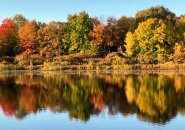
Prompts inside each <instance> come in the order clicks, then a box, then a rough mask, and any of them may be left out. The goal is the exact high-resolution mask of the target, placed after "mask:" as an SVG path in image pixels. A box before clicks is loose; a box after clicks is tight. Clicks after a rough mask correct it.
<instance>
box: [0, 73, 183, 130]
mask: <svg viewBox="0 0 185 130" xmlns="http://www.w3.org/2000/svg"><path fill="white" fill-rule="evenodd" d="M184 122H185V73H180V72H160V73H155V72H142V73H141V72H121V71H120V72H118V71H116V72H114V71H110V72H103V71H102V72H93V71H90V72H3V73H0V124H1V125H0V129H2V130H174V129H176V130H183V129H185V125H184Z"/></svg>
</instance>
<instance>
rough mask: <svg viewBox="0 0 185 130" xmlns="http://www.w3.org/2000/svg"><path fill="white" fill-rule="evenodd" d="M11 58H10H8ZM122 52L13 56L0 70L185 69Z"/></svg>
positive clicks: (181, 64)
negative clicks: (42, 57)
mask: <svg viewBox="0 0 185 130" xmlns="http://www.w3.org/2000/svg"><path fill="white" fill-rule="evenodd" d="M10 59H11V60H10ZM135 61H136V60H133V59H128V58H126V57H125V56H124V55H123V54H122V53H111V54H108V55H107V56H105V57H102V56H98V55H88V54H86V55H82V54H73V55H67V56H61V57H55V58H52V59H41V58H38V57H37V58H35V59H34V58H32V59H29V58H22V59H20V60H19V61H17V60H16V59H13V58H4V59H3V60H0V71H6V70H44V71H54V70H97V71H98V70H185V63H184V62H183V61H181V62H174V61H168V62H165V63H158V64H147V63H139V62H135Z"/></svg>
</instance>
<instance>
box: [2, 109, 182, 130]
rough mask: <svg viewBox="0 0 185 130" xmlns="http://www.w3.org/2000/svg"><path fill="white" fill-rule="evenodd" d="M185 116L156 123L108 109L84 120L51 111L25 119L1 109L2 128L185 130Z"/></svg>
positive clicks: (26, 129) (42, 129) (45, 129)
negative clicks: (109, 112)
mask: <svg viewBox="0 0 185 130" xmlns="http://www.w3.org/2000/svg"><path fill="white" fill-rule="evenodd" d="M184 122H185V117H183V116H180V115H178V116H177V117H174V118H173V119H172V120H171V121H170V122H168V123H167V124H166V125H157V124H156V125H154V124H152V123H148V122H144V121H139V120H138V119H137V116H136V115H135V114H134V115H131V116H122V115H121V114H117V115H115V116H111V115H109V114H108V110H107V109H106V110H105V112H102V113H101V114H100V115H98V116H91V118H90V120H89V121H87V122H86V123H85V122H82V121H80V120H75V119H72V120H70V119H69V117H68V113H56V114H55V113H51V112H49V111H42V112H40V113H37V114H30V115H28V116H27V117H26V118H24V119H23V120H16V119H15V118H11V117H10V118H8V117H6V116H5V115H4V114H3V113H2V111H0V129H1V130H183V129H184Z"/></svg>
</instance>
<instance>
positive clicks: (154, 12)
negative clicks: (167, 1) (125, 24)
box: [135, 6, 176, 28]
mask: <svg viewBox="0 0 185 130" xmlns="http://www.w3.org/2000/svg"><path fill="white" fill-rule="evenodd" d="M135 18H136V25H135V28H137V26H138V24H139V23H140V22H142V21H145V20H147V19H149V18H157V19H162V20H164V21H171V22H172V23H173V24H175V19H176V16H175V14H174V13H173V12H171V11H169V9H167V8H165V7H163V6H154V7H150V8H148V9H144V10H141V11H138V12H137V13H136V15H135Z"/></svg>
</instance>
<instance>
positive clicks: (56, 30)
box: [0, 6, 185, 64]
mask: <svg viewBox="0 0 185 130" xmlns="http://www.w3.org/2000/svg"><path fill="white" fill-rule="evenodd" d="M184 30H185V16H184V15H181V16H179V17H177V16H176V15H175V14H174V13H173V12H171V11H169V10H168V9H167V8H165V7H162V6H156V7H151V8H148V9H144V10H141V11H138V12H137V13H136V15H135V17H127V16H121V17H120V18H118V19H116V18H114V17H108V18H107V19H106V21H101V20H100V19H98V18H97V17H90V16H89V14H88V13H87V12H85V11H83V12H80V13H78V14H77V13H76V14H72V15H69V16H68V17H67V21H66V22H60V21H52V22H49V23H41V22H38V21H36V20H31V21H29V20H27V19H26V18H25V17H24V16H22V15H19V14H17V15H15V16H14V17H13V18H12V19H11V18H6V19H4V20H3V21H2V24H1V25H0V51H1V54H0V58H1V57H3V56H13V57H15V59H21V58H19V57H25V58H23V59H21V60H29V61H33V59H42V60H40V61H42V62H43V61H45V60H47V61H50V60H53V59H55V57H60V56H63V55H70V54H72V55H73V54H77V53H80V54H91V55H97V56H99V57H104V56H106V55H108V54H109V53H114V52H121V53H123V55H124V56H123V57H124V58H126V60H129V61H132V60H133V59H134V62H133V63H149V64H154V63H155V64H156V63H164V62H168V61H174V62H175V60H176V59H178V58H177V55H176V54H175V53H176V52H177V50H175V49H176V47H175V46H181V48H182V49H181V50H182V51H181V53H182V56H183V55H184V54H185V51H184V50H185V44H184V43H185V31H184ZM33 57H37V58H33ZM174 57H176V58H175V59H174ZM15 61H17V60H15ZM19 61H20V60H18V62H19ZM183 62H184V61H181V63H183Z"/></svg>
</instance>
